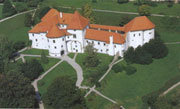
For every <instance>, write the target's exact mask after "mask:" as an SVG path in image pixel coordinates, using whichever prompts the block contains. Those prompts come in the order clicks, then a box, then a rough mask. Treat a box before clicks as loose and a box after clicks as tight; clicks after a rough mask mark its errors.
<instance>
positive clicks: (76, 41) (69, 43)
mask: <svg viewBox="0 0 180 109" xmlns="http://www.w3.org/2000/svg"><path fill="white" fill-rule="evenodd" d="M59 15H60V17H61V18H62V17H63V16H62V14H59ZM74 22H75V21H74ZM57 26H58V27H59V29H60V30H62V29H65V30H66V31H67V32H68V33H69V34H68V35H64V36H60V37H56V38H54V37H53V36H52V37H51V38H50V37H47V34H48V31H47V32H43V33H32V32H30V33H29V40H32V48H37V49H46V50H49V55H50V56H57V57H60V56H62V55H66V54H68V53H71V52H73V53H84V49H85V47H86V46H87V45H88V44H89V43H92V44H93V45H94V48H96V49H97V52H98V53H103V54H108V55H110V56H114V55H116V54H117V55H119V56H121V57H123V54H124V52H125V51H126V50H127V49H128V48H129V47H133V48H137V47H138V46H142V45H144V44H145V43H147V42H149V41H150V40H151V39H153V38H154V34H155V33H154V31H155V30H154V28H153V29H144V30H138V31H128V32H126V33H125V34H124V33H123V34H122V36H123V37H124V38H125V42H124V43H114V42H115V41H114V38H113V37H115V36H113V35H110V36H108V37H109V42H108V43H107V42H105V41H101V40H92V39H87V38H86V37H85V36H86V30H87V29H89V28H90V27H89V24H88V25H86V26H85V27H84V28H83V29H81V30H80V29H68V25H66V24H58V25H57ZM96 30H97V28H96ZM98 31H103V29H98ZM117 31H118V30H113V31H109V32H115V33H117ZM117 34H121V33H117ZM95 37H99V36H95ZM116 37H117V36H116ZM116 42H117V41H116Z"/></svg>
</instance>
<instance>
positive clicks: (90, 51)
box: [83, 44, 99, 67]
mask: <svg viewBox="0 0 180 109" xmlns="http://www.w3.org/2000/svg"><path fill="white" fill-rule="evenodd" d="M85 53H86V54H87V56H86V57H85V59H84V62H83V63H84V65H85V66H86V67H96V66H97V65H98V64H99V59H98V56H97V52H96V49H95V48H94V47H93V45H92V44H89V45H87V46H86V48H85Z"/></svg>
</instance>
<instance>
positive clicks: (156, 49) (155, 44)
mask: <svg viewBox="0 0 180 109" xmlns="http://www.w3.org/2000/svg"><path fill="white" fill-rule="evenodd" d="M143 47H144V49H145V50H146V51H147V52H148V53H150V54H151V55H152V57H153V58H155V59H159V58H163V57H165V56H167V54H168V48H167V47H166V45H165V44H164V43H163V41H162V40H161V39H160V38H155V39H152V40H150V42H149V43H146V44H145V45H144V46H143Z"/></svg>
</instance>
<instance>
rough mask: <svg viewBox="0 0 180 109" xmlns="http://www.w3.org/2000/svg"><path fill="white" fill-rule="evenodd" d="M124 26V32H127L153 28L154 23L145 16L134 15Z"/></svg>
mask: <svg viewBox="0 0 180 109" xmlns="http://www.w3.org/2000/svg"><path fill="white" fill-rule="evenodd" d="M124 27H125V32H128V31H138V30H148V29H153V28H155V25H154V24H153V23H152V22H151V21H150V20H149V19H148V18H147V17H146V16H140V17H135V18H134V19H133V20H131V21H130V22H129V23H128V24H126V25H125V26H124Z"/></svg>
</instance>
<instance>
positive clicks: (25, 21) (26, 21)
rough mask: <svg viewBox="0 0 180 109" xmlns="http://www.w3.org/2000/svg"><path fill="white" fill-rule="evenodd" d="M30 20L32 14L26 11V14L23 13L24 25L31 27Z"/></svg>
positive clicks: (31, 22)
mask: <svg viewBox="0 0 180 109" xmlns="http://www.w3.org/2000/svg"><path fill="white" fill-rule="evenodd" d="M32 20H33V19H32V14H30V13H27V14H26V15H25V19H24V25H25V26H26V27H31V26H32V25H33V21H32Z"/></svg>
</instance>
